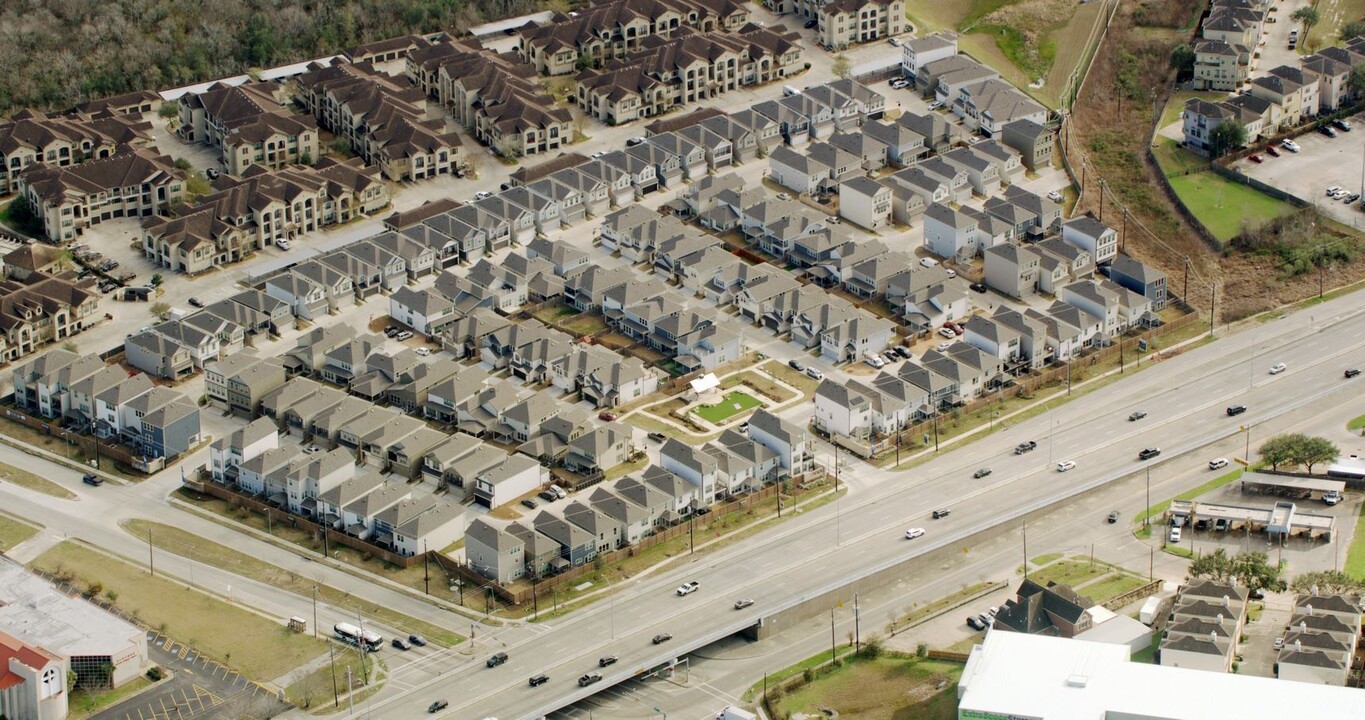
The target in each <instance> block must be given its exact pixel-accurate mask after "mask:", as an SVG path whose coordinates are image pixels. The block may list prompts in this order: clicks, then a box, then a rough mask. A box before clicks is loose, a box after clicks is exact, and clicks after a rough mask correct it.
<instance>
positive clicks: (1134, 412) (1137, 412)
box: [1128, 410, 1147, 422]
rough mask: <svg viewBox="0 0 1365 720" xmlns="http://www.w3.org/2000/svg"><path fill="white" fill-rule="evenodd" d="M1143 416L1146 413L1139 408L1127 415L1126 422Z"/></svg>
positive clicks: (1145, 415)
mask: <svg viewBox="0 0 1365 720" xmlns="http://www.w3.org/2000/svg"><path fill="white" fill-rule="evenodd" d="M1145 417H1147V413H1145V412H1143V411H1141V410H1134V411H1133V414H1132V415H1129V416H1128V422H1133V421H1134V420H1141V419H1143V418H1145Z"/></svg>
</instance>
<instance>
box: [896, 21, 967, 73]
mask: <svg viewBox="0 0 1365 720" xmlns="http://www.w3.org/2000/svg"><path fill="white" fill-rule="evenodd" d="M956 54H957V36H956V35H954V34H951V33H934V34H933V35H926V36H924V37H922V38H915V39H913V40H907V41H905V43H904V44H903V45H901V72H902V73H904V75H905V77H907V78H910V79H911V80H913V79H914V78H915V76H916V75H917V74H918V73H919V69H920V68H921V67H923V66H925V65H927V64H929V63H931V62H934V61H935V60H942V59H944V58H949V57H952V56H954V55H956Z"/></svg>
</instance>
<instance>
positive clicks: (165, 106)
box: [156, 102, 180, 120]
mask: <svg viewBox="0 0 1365 720" xmlns="http://www.w3.org/2000/svg"><path fill="white" fill-rule="evenodd" d="M156 114H157V115H158V116H160V117H161V119H162V120H170V119H171V118H173V117H179V116H180V107H179V106H178V105H176V104H175V103H173V102H164V103H161V107H159V108H157V109H156Z"/></svg>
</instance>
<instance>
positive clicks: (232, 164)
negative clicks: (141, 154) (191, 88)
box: [176, 81, 321, 175]
mask: <svg viewBox="0 0 1365 720" xmlns="http://www.w3.org/2000/svg"><path fill="white" fill-rule="evenodd" d="M282 87H283V86H281V85H278V84H275V83H264V82H254V81H252V82H247V83H245V84H242V85H224V84H222V83H214V84H213V85H210V86H209V87H208V89H206V90H205V91H204V92H201V93H186V94H185V95H182V96H181V97H180V99H179V100H178V101H177V102H178V105H179V107H180V124H179V126H178V127H177V128H176V133H177V134H178V135H180V137H181V138H182V139H184V140H185V141H186V142H191V143H202V144H204V145H208V146H210V147H216V148H218V149H219V160H220V162H222V164H223V169H224V170H225V171H227V172H228V173H229V174H231V175H240V174H242V173H243V172H246V169H247V168H249V167H251V166H253V165H264V166H265V167H267V168H271V169H278V168H281V167H284V166H286V165H295V164H299V163H303V164H310V163H312V161H314V160H316V159H317V158H319V157H321V154H320V152H319V148H318V128H317V123H316V122H314V121H313V119H312V118H311V117H309V116H308V115H305V114H296V113H292V112H290V111H289V110H288V109H287V108H286V107H285V106H284V104H283V101H285V98H284V97H283V96H282Z"/></svg>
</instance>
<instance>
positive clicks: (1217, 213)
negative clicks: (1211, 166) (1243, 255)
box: [1170, 172, 1294, 242]
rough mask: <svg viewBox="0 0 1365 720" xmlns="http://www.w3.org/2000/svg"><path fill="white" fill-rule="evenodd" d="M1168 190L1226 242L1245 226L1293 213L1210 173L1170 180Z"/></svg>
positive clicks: (1289, 207)
mask: <svg viewBox="0 0 1365 720" xmlns="http://www.w3.org/2000/svg"><path fill="white" fill-rule="evenodd" d="M1170 182H1171V187H1173V188H1175V192H1176V194H1177V195H1179V196H1180V199H1181V201H1183V202H1184V203H1185V206H1186V207H1187V208H1189V209H1190V212H1192V213H1194V216H1195V217H1196V218H1198V220H1199V222H1201V223H1203V225H1204V227H1206V228H1208V230H1209V232H1211V233H1213V236H1214V237H1215V238H1217V239H1218V240H1220V241H1223V242H1227V241H1228V240H1231V239H1232V238H1233V237H1235V236H1236V235H1237V234H1238V233H1240V232H1241V231H1242V227H1243V225H1244V224H1245V223H1250V224H1252V225H1257V226H1259V225H1262V224H1264V223H1266V222H1268V221H1270V220H1273V219H1275V218H1277V217H1281V216H1283V215H1288V214H1289V213H1291V212H1293V211H1294V206H1293V205H1290V204H1289V203H1287V202H1284V201H1281V200H1276V199H1275V198H1272V197H1270V196H1269V195H1266V194H1264V193H1261V192H1259V191H1257V190H1254V189H1252V188H1250V187H1247V186H1245V185H1239V184H1237V183H1235V182H1232V181H1231V180H1228V179H1227V178H1224V177H1222V176H1221V175H1215V174H1213V173H1211V172H1201V173H1194V174H1192V175H1182V176H1180V177H1173V178H1171V179H1170Z"/></svg>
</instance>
